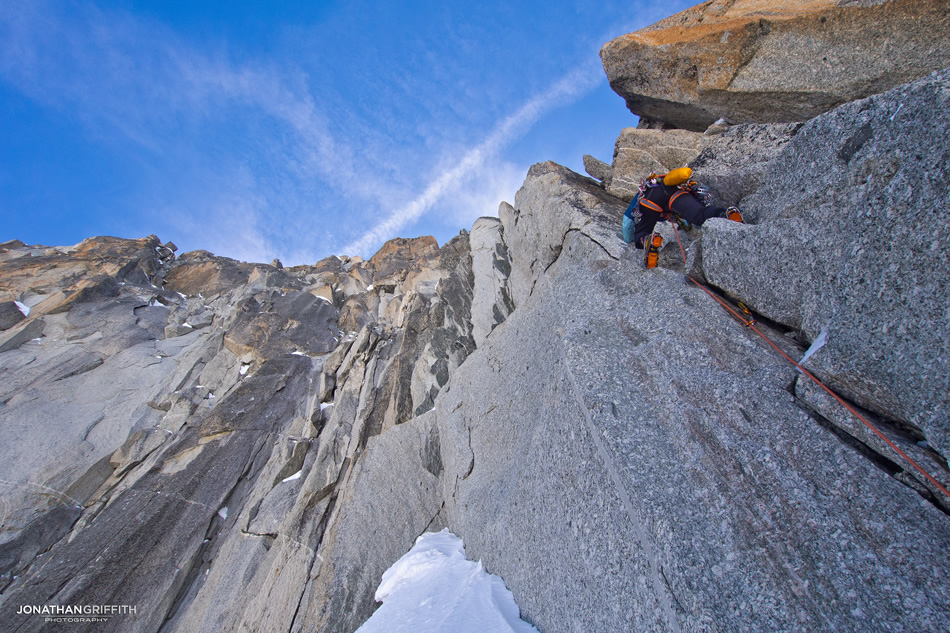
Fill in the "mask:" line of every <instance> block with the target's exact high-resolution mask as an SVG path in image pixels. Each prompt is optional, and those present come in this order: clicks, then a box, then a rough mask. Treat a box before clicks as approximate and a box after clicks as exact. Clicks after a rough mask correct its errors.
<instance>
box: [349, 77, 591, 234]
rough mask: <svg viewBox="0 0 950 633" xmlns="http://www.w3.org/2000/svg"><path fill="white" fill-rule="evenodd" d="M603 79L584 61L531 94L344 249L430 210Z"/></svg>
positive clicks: (390, 230)
mask: <svg viewBox="0 0 950 633" xmlns="http://www.w3.org/2000/svg"><path fill="white" fill-rule="evenodd" d="M603 80H604V77H603V70H602V69H601V68H600V66H599V65H596V66H595V65H592V64H584V65H581V66H579V67H577V68H575V69H574V70H572V71H571V72H570V73H568V74H567V75H565V76H564V77H562V78H561V79H559V80H558V81H556V82H555V83H554V84H552V85H551V86H550V87H549V88H548V89H547V90H545V91H544V92H542V93H540V94H538V95H535V96H534V97H532V98H531V99H529V100H528V101H527V102H525V103H524V104H522V105H521V107H519V108H518V109H517V110H515V111H514V112H513V113H512V114H510V115H508V116H507V117H505V118H504V119H502V120H501V121H499V122H498V123H497V124H496V125H495V127H494V128H493V129H492V130H491V132H490V133H489V134H488V135H487V136H486V137H485V138H484V139H483V140H482V141H481V142H480V143H479V144H478V145H476V146H475V147H474V148H472V149H470V150H468V151H466V152H464V153H463V154H462V155H461V156H459V157H458V159H457V160H456V161H454V164H453V165H451V166H450V167H448V168H447V169H445V170H443V171H441V172H440V173H439V174H438V175H437V176H436V177H435V178H434V179H433V180H432V181H430V182H429V183H428V184H427V185H426V186H425V188H424V190H423V191H422V193H421V194H419V195H418V196H416V197H415V198H413V199H412V200H411V201H410V202H408V203H407V204H405V205H403V206H401V207H399V208H397V209H395V210H393V211H391V212H389V213H388V214H387V216H386V218H385V219H384V220H382V221H381V222H379V224H377V225H376V226H375V227H373V228H372V229H370V230H369V231H366V232H365V233H363V235H361V236H360V237H359V238H358V239H356V240H354V241H353V242H351V243H349V244H347V245H346V246H345V247H344V249H343V250H344V252H366V251H367V250H368V249H370V248H372V247H374V246H378V245H379V244H381V243H382V242H383V241H384V240H386V239H388V238H389V237H392V236H393V235H395V234H397V232H398V231H399V230H400V229H402V228H403V227H405V226H407V225H408V224H410V223H412V222H415V221H416V220H418V219H419V218H420V217H422V216H423V215H424V214H426V213H428V212H430V211H432V210H433V209H435V208H436V205H437V204H438V203H439V202H440V201H442V200H444V199H445V197H446V196H447V195H449V194H450V193H453V192H454V191H456V190H458V189H459V188H460V187H461V186H462V185H463V183H464V182H465V181H466V180H472V179H477V178H478V176H479V174H481V173H483V172H485V171H486V169H488V168H489V164H488V163H489V161H490V160H493V159H496V158H497V157H498V154H499V152H500V151H501V150H502V149H503V148H504V147H505V146H506V145H508V144H509V143H511V142H512V141H513V140H515V139H516V138H518V137H519V136H520V135H522V134H524V133H525V132H526V131H527V130H528V129H530V127H531V126H532V125H533V124H534V123H536V122H537V121H538V119H540V118H541V117H542V116H543V115H544V114H545V113H546V112H548V111H549V110H551V109H553V108H555V107H557V106H559V105H563V104H564V103H565V102H568V101H570V100H572V99H577V98H579V97H581V96H583V95H585V94H586V93H588V92H589V91H590V90H592V89H593V88H594V87H596V86H597V85H598V84H599V83H601V82H602V81H603ZM498 202H500V199H499V200H498ZM476 213H477V210H476ZM476 217H477V215H476Z"/></svg>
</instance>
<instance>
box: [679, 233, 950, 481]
mask: <svg viewBox="0 0 950 633" xmlns="http://www.w3.org/2000/svg"><path fill="white" fill-rule="evenodd" d="M671 224H673V223H672V222H671ZM673 233H674V234H675V235H676V241H677V243H679V245H680V252H681V253H682V254H683V263H684V264H686V263H687V261H686V251H685V250H684V249H683V243H682V242H681V241H680V234H679V231H677V230H676V225H675V224H673ZM687 278H688V279H689V280H690V281H692V282H693V283H694V284H696V286H697V287H699V288H700V289H701V290H702V291H703V292H705V293H706V294H708V295H709V296H710V297H712V298H713V299H715V300H716V302H718V303H719V305H721V306H722V307H724V308H725V309H726V310H728V311H729V312H730V313H732V315H733V316H735V317H736V318H738V319H739V320H740V321H741V322H743V323H745V325H746V327H749V328H752V331H754V332H755V333H756V334H758V335H759V336H761V337H762V340H764V341H765V342H766V343H768V344H769V345H770V346H771V347H772V348H773V349H774V350H775V351H776V352H778V353H779V354H781V355H782V356H783V357H784V358H785V360H787V361H788V362H790V363H791V364H792V365H795V367H797V368H798V369H799V370H801V372H802V373H803V374H805V375H806V376H808V377H809V378H811V379H812V380H813V381H814V382H815V384H817V385H818V386H819V387H821V388H822V389H824V390H825V391H826V392H828V395H830V396H831V397H832V398H834V399H835V400H837V401H838V403H839V404H841V405H842V406H843V407H844V408H845V409H847V410H848V411H849V412H850V413H851V414H852V415H854V417H856V418H857V419H859V420H860V421H861V422H862V423H863V424H864V426H866V427H868V428H869V429H871V431H873V432H874V433H875V435H877V436H878V437H879V438H881V439H882V440H884V442H885V443H886V444H887V445H888V446H890V447H891V448H892V449H894V452H895V453H897V454H898V455H900V456H901V457H902V458H904V461H906V462H907V463H908V464H910V465H911V466H913V467H914V468H915V469H916V470H917V471H918V472H920V474H922V475H923V476H924V477H926V478H927V480H928V481H930V483H932V484H933V485H934V486H936V487H937V488H938V489H939V490H940V492H942V493H943V494H945V495H947V498H948V499H950V491H948V490H947V489H946V488H945V487H944V486H943V485H941V484H940V482H939V481H937V480H936V479H934V478H933V476H931V474H930V473H928V472H927V471H926V470H924V469H923V468H922V467H921V466H920V464H918V463H917V462H915V461H914V460H913V459H911V458H910V457H909V456H908V455H907V454H906V453H905V452H904V451H902V450H901V449H899V448H898V447H897V445H896V444H894V442H892V441H891V440H889V439H888V438H887V437H886V436H885V435H884V434H883V433H882V432H881V431H880V430H878V428H877V427H876V426H874V425H873V424H871V423H870V422H869V421H868V420H867V419H866V418H865V417H864V416H863V415H861V414H860V413H858V412H857V411H856V410H855V408H854V407H852V406H851V405H850V404H848V403H847V402H845V401H844V399H843V398H841V396H839V395H838V394H836V393H835V392H834V391H832V390H831V389H830V388H828V387H827V386H826V385H825V383H823V382H821V381H820V380H819V379H818V378H816V377H815V376H814V375H813V374H812V373H811V372H810V371H808V370H807V369H805V368H804V367H802V366H801V365H800V364H798V363H797V362H796V361H795V360H794V359H793V358H791V357H790V356H789V355H788V354H786V353H785V352H783V351H782V349H781V348H780V347H779V346H778V345H776V344H775V343H773V342H772V340H771V339H769V337H767V336H766V335H765V334H763V333H762V332H760V331H759V329H758V328H757V327H755V325H754V323H755V321H754V320H753V321H747V320H746V319H744V318H743V317H742V315H740V314H739V313H738V312H736V311H735V310H733V309H732V307H731V306H730V305H729V304H728V303H726V302H725V301H723V300H722V299H720V298H719V297H717V296H716V295H715V293H713V292H712V291H711V290H710V289H709V288H707V287H705V286H704V285H703V284H701V283H699V282H698V281H696V280H695V279H693V278H692V277H690V276H689V275H687Z"/></svg>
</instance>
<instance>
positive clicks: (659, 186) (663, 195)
mask: <svg viewBox="0 0 950 633" xmlns="http://www.w3.org/2000/svg"><path fill="white" fill-rule="evenodd" d="M655 182H656V184H652V185H650V186H647V187H645V188H643V189H642V190H641V192H640V193H639V194H638V195H637V196H635V197H634V199H633V202H631V203H630V206H629V207H627V212H626V213H625V214H624V215H625V219H624V225H625V226H624V239H625V240H627V241H628V242H633V244H634V246H636V247H637V248H643V239H644V238H645V237H646V236H647V235H649V234H650V233H652V232H653V229H654V228H655V227H656V223H657V222H659V221H661V220H668V219H669V218H670V216H671V215H672V214H674V213H675V214H676V215H678V216H680V217H681V218H683V219H684V220H687V221H688V222H689V223H690V224H693V225H696V226H700V225H701V224H702V223H703V222H705V221H706V220H708V219H709V218H715V217H722V216H724V215H725V213H726V209H725V208H724V207H710V206H706V205H705V204H704V203H703V202H702V201H701V200H700V198H699V196H698V195H697V190H696V187H695V184H694V183H692V184H691V183H684V184H680V185H667V184H664V183H663V182H662V181H661V180H658V179H657V180H656V181H655ZM631 224H632V227H631V226H630V225H631ZM631 228H632V229H633V230H632V231H630V229H631ZM631 233H632V235H630V234H631ZM628 238H632V239H628Z"/></svg>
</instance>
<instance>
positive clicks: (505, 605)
mask: <svg viewBox="0 0 950 633" xmlns="http://www.w3.org/2000/svg"><path fill="white" fill-rule="evenodd" d="M376 601H377V602H382V603H383V606H381V607H380V608H379V609H378V610H377V611H376V613H374V614H373V615H372V617H370V619H369V620H367V621H366V623H365V624H363V626H361V627H360V628H359V629H357V633H409V632H412V633H538V630H537V629H536V628H534V627H533V626H531V625H530V624H528V623H527V622H525V621H524V620H522V619H521V618H520V611H519V609H518V605H517V604H515V599H514V596H512V594H511V592H510V591H509V590H508V588H507V587H505V583H504V581H503V580H502V579H501V578H499V577H498V576H495V575H493V574H489V573H488V572H486V571H485V569H484V568H483V567H482V564H481V562H477V563H476V562H474V561H470V560H467V559H466V558H465V546H464V544H463V543H462V539H460V538H459V537H457V536H456V535H454V534H452V533H451V532H449V531H448V530H442V531H441V532H437V533H433V532H429V533H427V534H423V535H422V536H420V537H419V538H417V539H416V544H415V545H414V546H413V547H412V549H411V550H409V552H408V553H407V554H405V555H404V556H403V557H402V558H400V559H399V560H397V561H396V562H395V563H393V566H392V567H390V568H389V569H387V570H386V572H385V573H384V574H383V578H382V582H380V584H379V588H378V589H377V590H376Z"/></svg>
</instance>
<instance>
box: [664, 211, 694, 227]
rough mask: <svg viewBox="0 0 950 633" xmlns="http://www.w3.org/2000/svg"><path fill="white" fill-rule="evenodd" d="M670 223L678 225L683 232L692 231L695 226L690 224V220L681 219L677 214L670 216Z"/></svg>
mask: <svg viewBox="0 0 950 633" xmlns="http://www.w3.org/2000/svg"><path fill="white" fill-rule="evenodd" d="M670 222H673V223H674V224H676V227H677V228H678V229H679V230H681V231H692V230H693V225H692V224H690V223H689V220H687V219H686V218H681V217H680V216H678V215H676V214H675V213H674V214H673V215H671V216H670Z"/></svg>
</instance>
